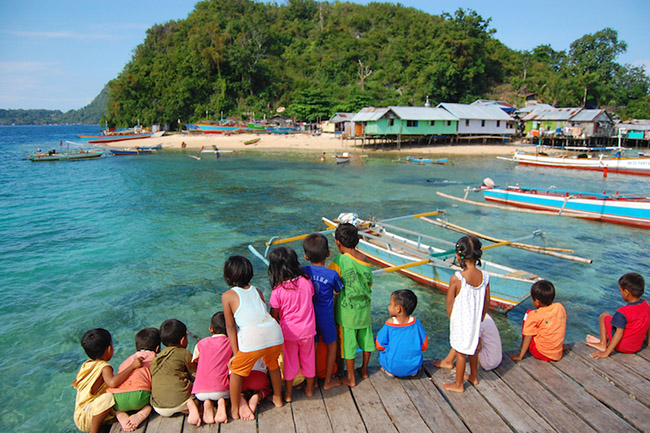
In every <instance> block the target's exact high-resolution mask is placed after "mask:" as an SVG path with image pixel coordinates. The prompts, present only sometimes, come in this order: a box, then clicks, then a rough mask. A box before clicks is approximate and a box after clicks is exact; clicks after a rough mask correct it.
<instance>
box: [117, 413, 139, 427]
mask: <svg viewBox="0 0 650 433" xmlns="http://www.w3.org/2000/svg"><path fill="white" fill-rule="evenodd" d="M115 417H116V418H117V421H118V422H119V423H120V426H121V427H122V430H124V431H128V432H131V431H133V430H135V428H133V426H132V425H131V423H130V422H129V414H128V413H126V412H122V411H121V410H118V411H117V412H116V413H115Z"/></svg>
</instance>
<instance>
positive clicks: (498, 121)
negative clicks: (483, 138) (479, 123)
mask: <svg viewBox="0 0 650 433" xmlns="http://www.w3.org/2000/svg"><path fill="white" fill-rule="evenodd" d="M499 126H501V121H500V120H497V128H498V127H499Z"/></svg>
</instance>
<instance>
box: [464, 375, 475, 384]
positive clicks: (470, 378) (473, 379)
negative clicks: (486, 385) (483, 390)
mask: <svg viewBox="0 0 650 433" xmlns="http://www.w3.org/2000/svg"><path fill="white" fill-rule="evenodd" d="M465 380H467V381H468V382H469V383H471V384H472V385H475V386H476V385H478V377H476V376H475V377H472V375H471V374H470V373H465Z"/></svg>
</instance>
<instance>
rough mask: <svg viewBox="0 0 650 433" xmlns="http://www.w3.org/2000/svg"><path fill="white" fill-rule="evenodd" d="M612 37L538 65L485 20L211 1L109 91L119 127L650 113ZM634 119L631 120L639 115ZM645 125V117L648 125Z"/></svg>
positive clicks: (640, 81)
mask: <svg viewBox="0 0 650 433" xmlns="http://www.w3.org/2000/svg"><path fill="white" fill-rule="evenodd" d="M617 36H618V35H617V33H616V31H614V30H612V29H609V28H606V29H603V30H601V31H600V32H596V33H595V34H593V35H585V36H584V37H583V38H581V39H579V40H577V41H575V42H573V43H572V44H571V50H570V51H569V52H568V53H566V52H564V51H560V52H557V51H554V50H553V49H551V47H550V46H545V45H542V46H539V47H537V48H535V49H534V50H532V51H530V52H518V51H514V50H511V49H509V48H507V47H505V46H504V45H503V44H502V43H501V42H500V41H499V40H497V39H496V38H495V37H494V30H493V29H491V28H490V20H489V18H488V19H484V18H483V17H481V16H480V15H478V14H477V13H476V12H474V11H470V10H462V9H459V10H458V11H456V12H455V13H454V14H453V15H450V14H443V15H442V16H436V15H429V14H427V13H425V12H422V11H419V10H417V9H414V8H406V7H403V6H401V5H399V4H387V3H370V4H368V5H366V6H363V5H357V4H352V3H343V2H336V3H327V2H316V1H313V0H288V2H287V3H286V4H284V5H277V4H269V3H263V2H255V1H250V0H205V1H202V2H199V3H197V4H196V6H195V9H194V11H193V12H192V13H191V14H190V15H189V16H188V17H187V19H185V20H180V21H170V22H168V23H166V24H162V25H156V26H154V27H152V28H150V29H149V30H148V31H147V36H146V39H145V41H144V43H142V44H141V45H139V46H138V47H137V49H136V50H135V54H134V56H133V59H132V61H131V62H130V63H129V64H127V65H126V67H125V68H124V70H123V71H122V72H121V73H120V74H119V76H118V77H117V78H116V79H114V80H113V81H111V82H110V83H109V87H110V92H109V104H108V111H107V115H106V120H108V122H109V124H112V125H116V126H127V125H133V124H134V123H135V122H136V121H137V119H140V120H141V121H142V122H144V123H145V124H148V123H152V122H160V123H170V124H172V125H175V124H176V123H177V122H178V120H180V121H181V122H187V121H196V120H199V119H203V118H205V117H206V113H207V114H208V117H210V118H212V119H218V118H219V116H220V115H221V113H222V112H223V114H224V116H226V115H228V116H236V115H242V117H243V116H245V115H248V114H251V113H255V117H256V118H258V119H259V118H262V116H263V115H267V116H268V115H269V114H271V113H273V112H274V110H275V109H277V108H278V107H281V106H282V107H286V108H287V113H288V114H290V115H292V116H296V117H297V118H299V119H301V120H313V119H316V118H318V117H321V118H328V117H330V116H331V115H332V114H333V113H334V112H336V111H356V110H358V109H360V108H362V107H363V106H366V105H374V106H385V105H423V104H424V102H425V100H426V97H427V96H428V97H429V98H430V100H431V102H432V104H437V103H438V102H441V101H451V102H471V101H473V100H475V99H476V98H484V97H493V98H495V97H496V98H500V99H506V100H509V101H510V102H513V103H519V104H521V103H522V102H523V95H524V94H526V93H536V94H537V96H538V98H539V99H540V100H541V101H543V102H547V103H550V104H554V105H558V106H583V105H585V106H600V107H604V106H607V107H608V108H609V109H610V111H621V110H622V113H623V115H626V116H630V115H635V111H636V112H639V113H643V112H644V111H645V112H646V113H647V112H648V111H650V108H649V107H650V103H649V102H650V101H649V100H648V85H649V79H648V76H647V75H645V74H644V72H643V70H642V69H641V68H638V67H631V66H629V65H625V66H624V65H619V64H618V63H616V57H617V56H618V54H620V53H621V52H624V51H625V49H626V44H625V42H622V41H618V37H617ZM625 110H628V112H626V111H625ZM636 117H642V116H639V115H638V114H636Z"/></svg>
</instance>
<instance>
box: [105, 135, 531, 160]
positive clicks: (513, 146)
mask: <svg viewBox="0 0 650 433" xmlns="http://www.w3.org/2000/svg"><path fill="white" fill-rule="evenodd" d="M255 138H259V139H260V140H259V141H258V142H257V143H254V144H250V145H246V144H244V142H246V141H249V140H253V139H255ZM182 143H185V144H186V149H201V148H202V147H205V148H206V149H210V148H212V146H217V147H218V148H219V149H221V150H237V151H241V150H290V151H305V152H313V153H322V152H326V153H337V152H355V153H359V152H364V153H369V154H371V153H396V154H403V153H406V152H408V153H414V154H424V155H466V156H479V155H489V156H496V155H503V156H510V155H512V154H513V153H514V152H515V151H516V150H519V149H525V148H526V147H527V146H526V145H524V144H522V143H507V144H505V143H501V144H478V143H477V144H432V145H424V146H422V145H419V146H417V145H416V146H410V145H402V148H401V150H398V149H397V148H396V147H393V146H391V147H388V146H385V148H384V149H382V148H381V145H377V146H375V145H366V146H365V147H363V148H362V146H361V144H360V141H359V140H357V144H356V145H355V141H354V140H343V139H341V138H340V136H334V135H333V134H321V135H311V134H290V135H274V134H272V135H258V134H235V135H221V134H203V135H188V134H172V135H165V136H163V137H152V138H142V139H138V140H130V141H121V142H120V141H118V142H114V143H107V144H105V145H104V147H107V148H113V149H114V148H124V147H135V146H143V147H145V146H154V145H158V144H160V145H162V147H163V149H181V148H182Z"/></svg>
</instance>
